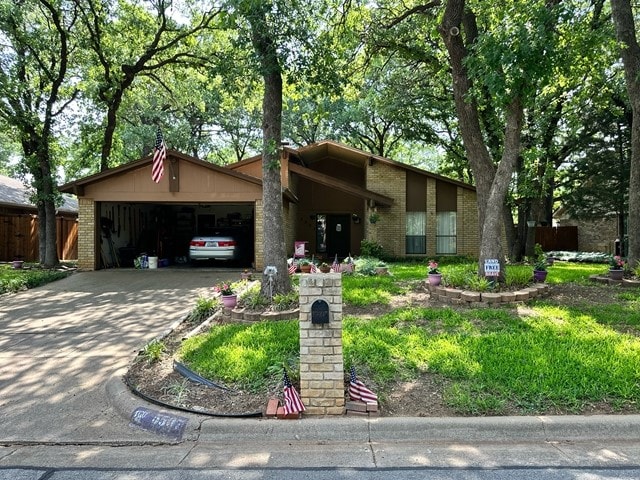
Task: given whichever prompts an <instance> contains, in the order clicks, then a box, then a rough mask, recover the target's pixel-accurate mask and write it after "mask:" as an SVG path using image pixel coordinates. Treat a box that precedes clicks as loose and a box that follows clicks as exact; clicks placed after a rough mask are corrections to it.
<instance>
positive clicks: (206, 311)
mask: <svg viewBox="0 0 640 480" xmlns="http://www.w3.org/2000/svg"><path fill="white" fill-rule="evenodd" d="M219 305H220V303H219V302H218V300H217V299H215V298H205V297H198V300H196V306H195V307H193V310H191V312H189V316H188V317H187V321H189V322H202V321H204V320H206V319H207V318H209V316H210V315H212V314H213V312H215V311H216V309H217V308H218V306H219Z"/></svg>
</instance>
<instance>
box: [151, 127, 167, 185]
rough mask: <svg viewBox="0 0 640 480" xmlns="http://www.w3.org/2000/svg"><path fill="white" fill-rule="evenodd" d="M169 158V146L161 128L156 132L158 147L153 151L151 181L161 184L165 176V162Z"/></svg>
mask: <svg viewBox="0 0 640 480" xmlns="http://www.w3.org/2000/svg"><path fill="white" fill-rule="evenodd" d="M166 158H167V146H166V145H165V143H164V137H163V136H162V131H161V130H160V127H158V129H157V130H156V146H155V148H154V149H153V164H152V166H151V179H152V180H153V181H154V182H156V183H160V180H161V179H162V176H163V175H164V161H165V159H166Z"/></svg>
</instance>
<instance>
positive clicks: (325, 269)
mask: <svg viewBox="0 0 640 480" xmlns="http://www.w3.org/2000/svg"><path fill="white" fill-rule="evenodd" d="M318 269H319V270H320V271H321V272H322V273H329V272H330V271H331V265H329V264H328V263H327V262H322V263H321V264H320V266H319V267H318Z"/></svg>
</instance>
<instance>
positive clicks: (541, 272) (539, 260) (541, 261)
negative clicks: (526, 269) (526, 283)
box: [533, 243, 547, 283]
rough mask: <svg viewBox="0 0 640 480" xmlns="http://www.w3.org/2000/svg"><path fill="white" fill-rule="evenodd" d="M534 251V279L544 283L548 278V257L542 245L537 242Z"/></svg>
mask: <svg viewBox="0 0 640 480" xmlns="http://www.w3.org/2000/svg"><path fill="white" fill-rule="evenodd" d="M533 252H534V254H535V257H534V260H533V281H534V282H539V283H542V282H544V281H545V280H546V279H547V258H546V256H545V254H544V251H543V250H542V245H540V244H539V243H536V245H535V247H534V249H533Z"/></svg>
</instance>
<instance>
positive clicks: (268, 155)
mask: <svg viewBox="0 0 640 480" xmlns="http://www.w3.org/2000/svg"><path fill="white" fill-rule="evenodd" d="M258 8H260V7H258ZM249 22H250V23H251V34H252V41H253V45H254V48H255V50H256V53H257V54H258V57H259V59H260V66H261V72H262V77H263V80H264V97H263V100H262V115H263V119H262V208H263V221H262V230H263V247H264V261H265V265H266V266H274V267H276V269H277V271H278V273H277V275H276V276H275V283H274V284H273V285H270V284H269V277H268V276H267V275H263V279H262V280H263V281H262V294H263V295H265V296H268V295H270V294H276V293H286V292H289V291H290V290H291V280H290V278H289V272H288V269H287V253H286V248H285V241H284V237H285V235H284V213H283V208H282V183H281V178H280V175H281V173H280V172H281V168H280V144H281V137H282V70H281V66H280V62H279V60H278V54H277V51H276V45H275V43H274V41H273V39H272V37H271V36H270V32H269V28H268V24H267V19H266V14H265V13H264V12H263V11H260V12H254V13H253V14H252V15H251V16H250V18H249ZM271 287H272V288H271Z"/></svg>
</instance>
